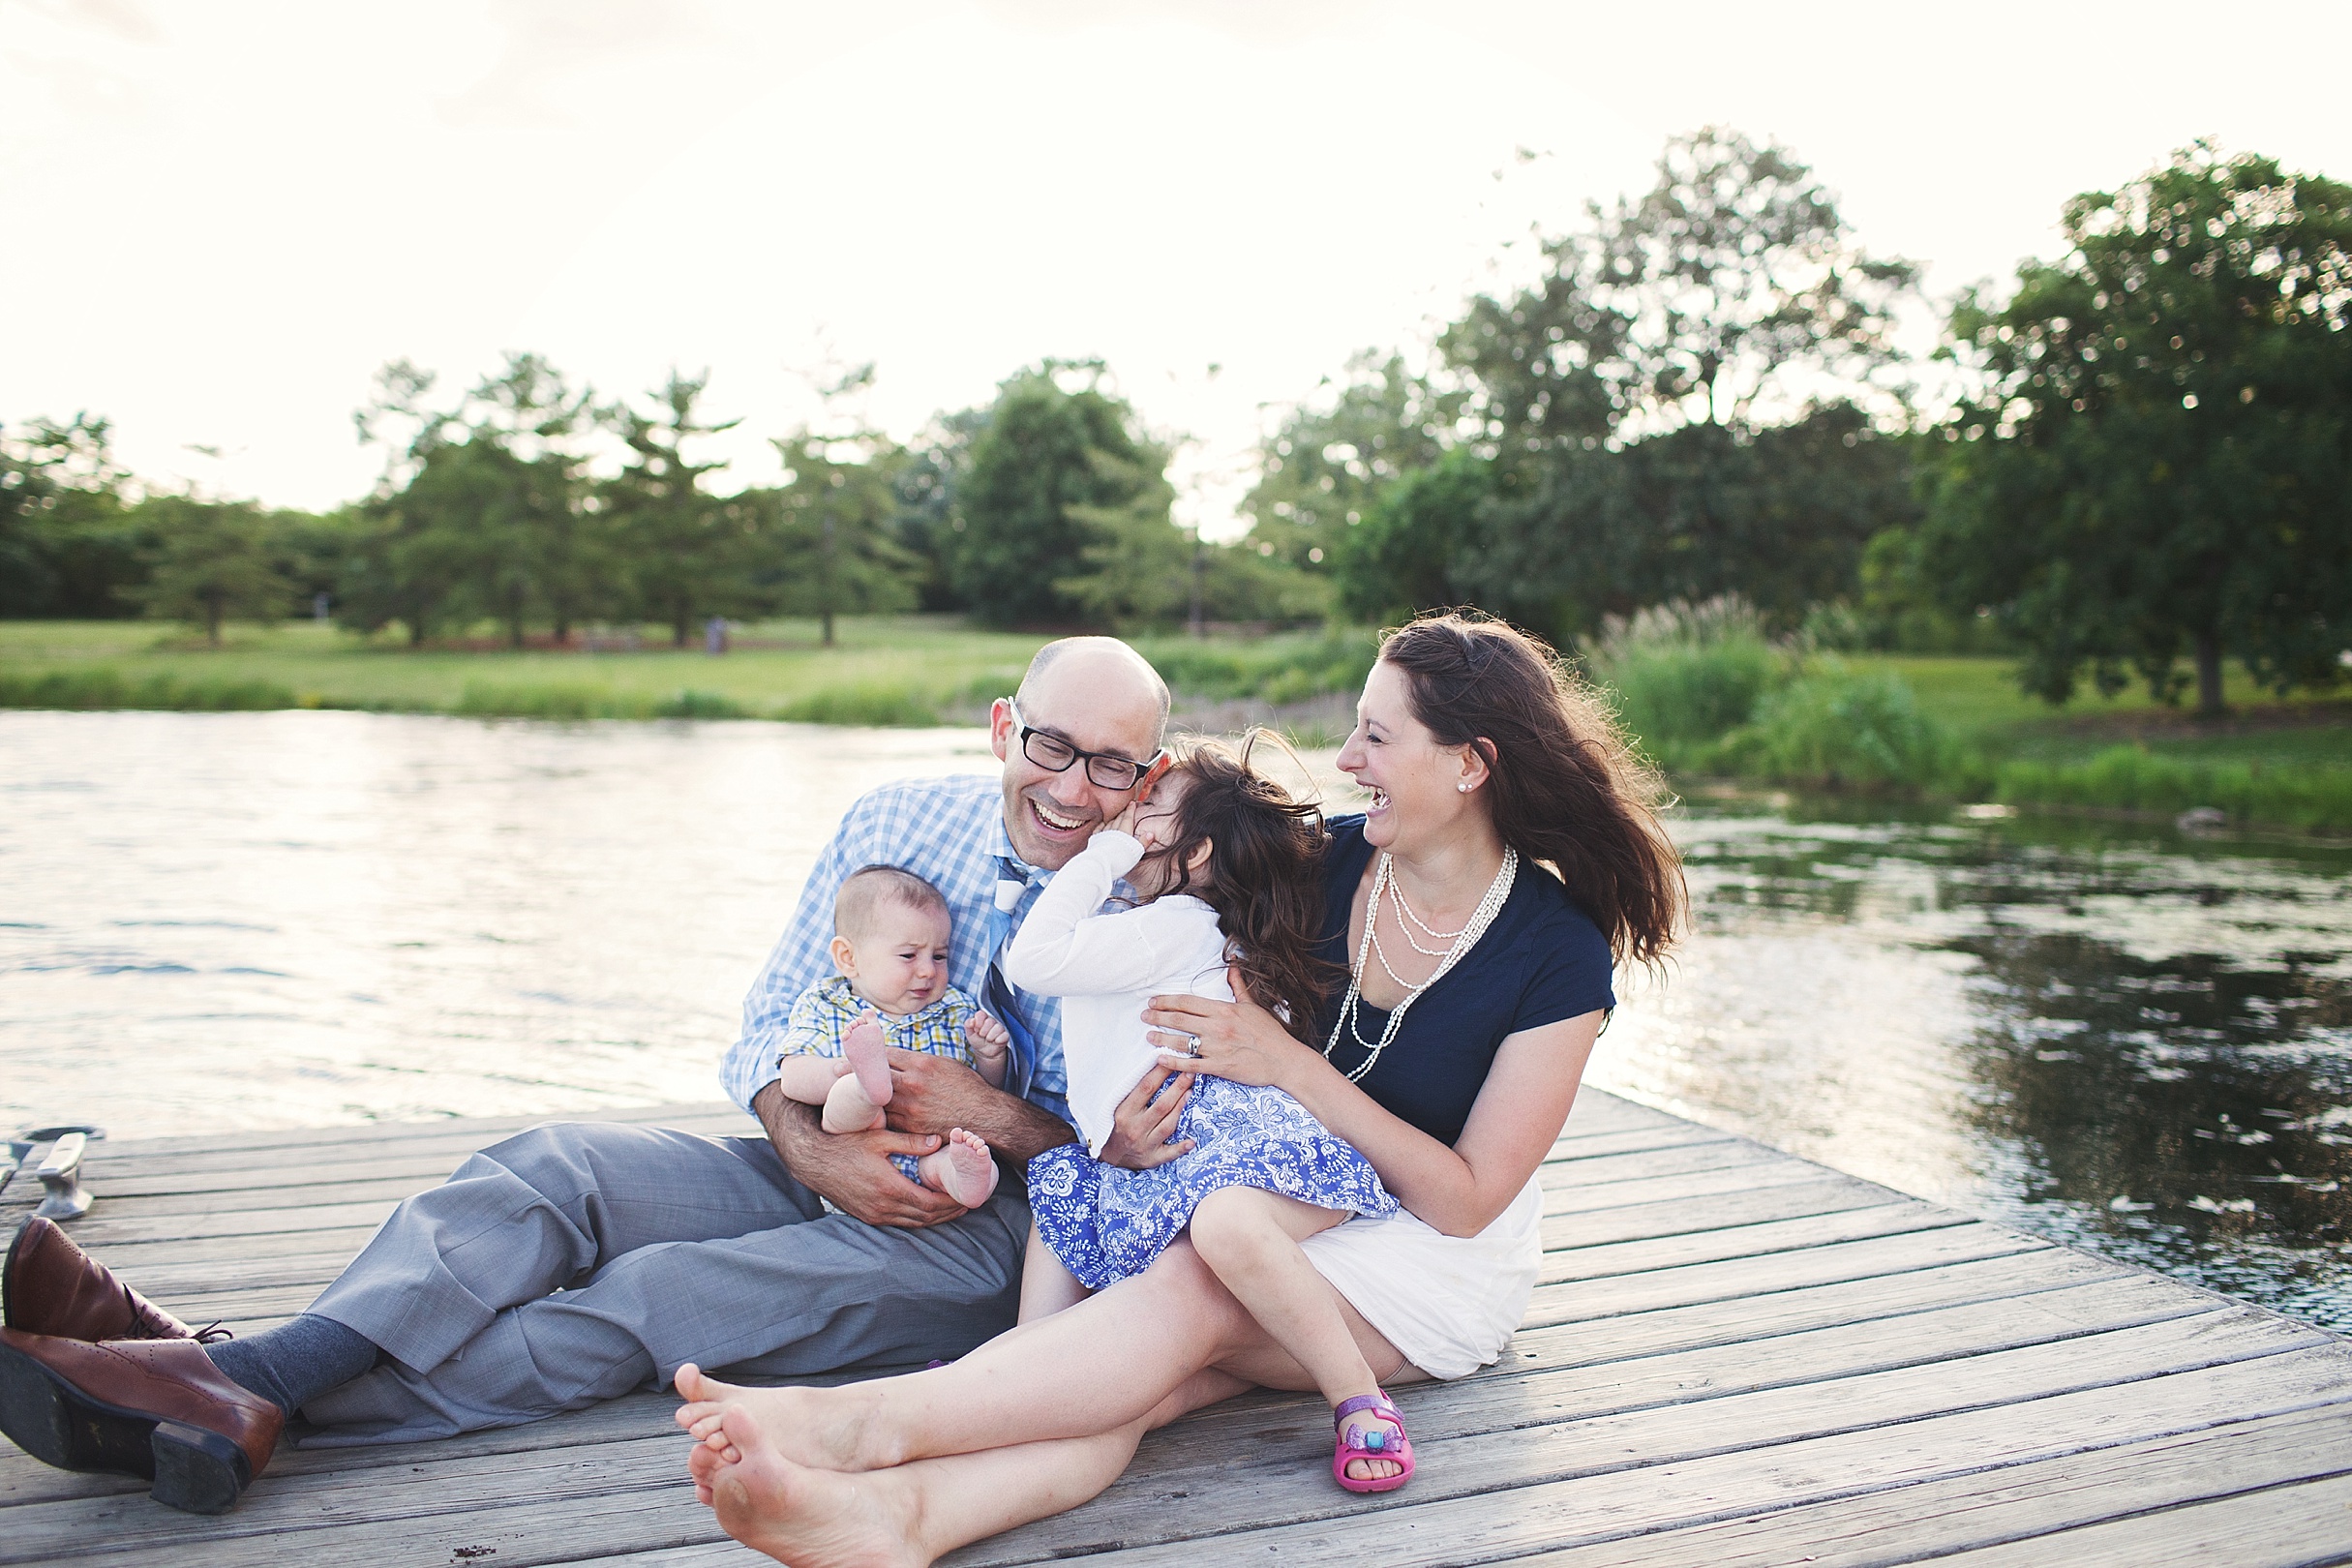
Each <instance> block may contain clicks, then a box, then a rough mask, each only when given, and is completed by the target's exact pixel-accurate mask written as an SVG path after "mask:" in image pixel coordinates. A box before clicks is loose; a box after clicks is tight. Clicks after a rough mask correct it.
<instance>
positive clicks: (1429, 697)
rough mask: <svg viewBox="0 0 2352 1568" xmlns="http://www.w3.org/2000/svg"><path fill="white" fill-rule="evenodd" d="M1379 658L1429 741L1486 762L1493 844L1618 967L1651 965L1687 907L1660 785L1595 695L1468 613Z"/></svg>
mask: <svg viewBox="0 0 2352 1568" xmlns="http://www.w3.org/2000/svg"><path fill="white" fill-rule="evenodd" d="M1380 658H1381V660H1382V661H1383V662H1384V663H1387V664H1389V665H1392V666H1394V667H1395V668H1396V669H1397V670H1399V671H1400V672H1402V674H1403V676H1404V678H1405V683H1406V687H1407V689H1408V691H1409V693H1410V696H1409V699H1408V700H1409V702H1410V704H1411V707H1412V710H1413V717H1415V718H1416V719H1419V720H1420V721H1421V722H1422V724H1424V725H1426V726H1427V727H1428V728H1429V731H1430V733H1431V734H1432V735H1433V736H1435V737H1436V739H1437V742H1438V744H1440V745H1445V746H1474V747H1476V748H1477V750H1478V753H1479V755H1481V756H1482V757H1484V758H1485V759H1486V762H1487V769H1488V775H1489V776H1488V782H1487V799H1488V805H1489V809H1491V810H1492V811H1493V813H1494V827H1495V829H1496V831H1498V832H1499V833H1501V835H1502V838H1503V842H1504V843H1506V844H1510V845H1512V846H1513V847H1515V848H1516V849H1518V851H1519V852H1520V854H1522V855H1523V856H1525V857H1526V858H1527V859H1531V860H1535V861H1538V862H1540V863H1542V864H1544V865H1546V866H1548V867H1549V868H1550V869H1551V870H1552V871H1553V874H1554V875H1556V876H1557V877H1558V878H1559V879H1560V881H1561V882H1562V883H1563V884H1564V885H1566V887H1567V890H1568V895H1569V897H1571V898H1573V899H1574V900H1576V902H1577V904H1578V906H1579V907H1580V908H1582V909H1583V911H1584V913H1585V914H1586V915H1588V916H1590V917H1591V918H1592V921H1593V923H1594V924H1595V925H1598V926H1599V927H1600V928H1601V930H1602V932H1603V933H1604V934H1605V935H1606V936H1607V937H1608V938H1609V950H1610V952H1611V953H1612V954H1613V955H1614V957H1615V958H1616V959H1617V961H1618V962H1620V963H1622V962H1625V961H1628V960H1631V961H1633V962H1636V963H1642V964H1654V963H1656V962H1657V960H1658V959H1659V958H1660V957H1662V956H1663V955H1664V954H1665V952H1666V950H1667V949H1668V947H1670V946H1671V945H1672V944H1673V942H1674V927H1675V924H1676V922H1677V920H1679V919H1680V917H1681V915H1682V913H1683V909H1684V906H1685V903H1686V901H1687V898H1688V893H1687V890H1686V889H1685V887H1684V884H1683V880H1682V858H1681V856H1680V855H1678V854H1677V853H1676V852H1675V850H1674V844H1673V843H1672V841H1670V840H1669V839H1668V838H1667V836H1666V829H1664V828H1662V827H1660V826H1659V823H1658V817H1657V812H1658V810H1659V808H1660V807H1661V805H1663V804H1664V802H1665V801H1666V799H1667V793H1666V786H1665V783H1664V781H1663V780H1661V779H1660V778H1659V776H1658V773H1657V770H1656V769H1653V768H1651V767H1650V766H1649V765H1648V764H1647V763H1645V762H1643V760H1642V759H1641V758H1640V757H1637V756H1636V755H1635V754H1634V752H1633V749H1632V747H1631V746H1629V745H1628V744H1627V743H1626V739H1625V736H1624V733H1623V732H1622V731H1621V730H1619V729H1618V727H1617V722H1616V718H1615V716H1614V715H1613V714H1612V713H1611V712H1610V710H1609V709H1608V708H1607V707H1606V706H1605V705H1604V704H1603V703H1602V701H1601V700H1600V699H1599V697H1597V696H1596V695H1595V694H1594V692H1593V691H1592V689H1591V688H1590V687H1589V686H1587V685H1585V684H1584V682H1583V681H1582V680H1580V679H1578V678H1577V677H1576V676H1575V675H1574V674H1573V673H1571V672H1570V671H1569V670H1568V669H1567V667H1566V666H1565V665H1563V664H1562V663H1561V662H1560V659H1559V656H1558V655H1557V654H1556V653H1554V652H1553V650H1552V648H1550V647H1548V646H1547V645H1545V644H1544V643H1542V642H1539V641H1537V640H1536V639H1535V638H1532V637H1529V636H1528V635H1526V634H1525V633H1524V632H1522V631H1519V630H1517V629H1516V628H1514V627H1511V626H1508V625H1505V624H1504V623H1502V622H1501V621H1498V620H1493V619H1490V618H1486V617H1483V616H1479V615H1477V614H1475V613H1471V614H1468V615H1463V614H1460V613H1448V614H1443V615H1432V616H1424V617H1423V618H1420V619H1418V620H1415V621H1412V622H1411V623H1409V624H1407V625H1404V626H1402V627H1399V628H1398V629H1396V630H1395V631H1392V632H1390V633H1389V634H1388V635H1387V637H1386V638H1385V639H1383V641H1382V642H1381V645H1380Z"/></svg>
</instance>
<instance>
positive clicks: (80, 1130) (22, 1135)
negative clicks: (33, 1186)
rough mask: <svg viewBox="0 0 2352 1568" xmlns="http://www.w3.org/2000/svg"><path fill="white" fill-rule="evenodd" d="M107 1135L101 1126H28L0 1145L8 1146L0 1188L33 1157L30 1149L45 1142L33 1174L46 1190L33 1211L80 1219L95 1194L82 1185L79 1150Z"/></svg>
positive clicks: (43, 1215) (1, 1160) (1, 1158)
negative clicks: (42, 1152) (43, 1152)
mask: <svg viewBox="0 0 2352 1568" xmlns="http://www.w3.org/2000/svg"><path fill="white" fill-rule="evenodd" d="M105 1136H106V1129H105V1128H103V1127H36V1128H27V1129H26V1130H25V1131H22V1132H19V1133H17V1134H16V1135H15V1137H13V1138H11V1139H9V1140H8V1142H7V1143H6V1144H5V1145H0V1147H4V1148H5V1149H6V1150H7V1153H5V1154H0V1190H5V1189H6V1188H7V1186H8V1184H9V1181H10V1179H11V1178H13V1177H14V1176H15V1174H16V1172H17V1170H18V1169H20V1168H21V1167H22V1166H23V1164H24V1162H25V1161H27V1160H29V1159H31V1158H32V1155H33V1151H34V1150H36V1149H39V1148H41V1147H42V1146H43V1145H47V1147H48V1154H47V1156H46V1158H45V1159H44V1160H43V1161H41V1163H40V1164H39V1165H38V1166H36V1167H35V1168H34V1171H33V1174H34V1175H36V1176H38V1177H40V1178H41V1185H42V1186H43V1187H45V1188H46V1189H48V1191H47V1193H46V1195H45V1196H44V1197H43V1198H42V1200H41V1207H40V1208H38V1209H35V1210H34V1211H33V1212H34V1213H35V1214H37V1215H39V1216H40V1217H41V1218H42V1219H44V1220H78V1219H80V1218H81V1217H82V1216H83V1215H85V1214H88V1213H89V1212H90V1205H91V1204H92V1203H94V1202H96V1201H97V1196H98V1195H97V1194H96V1193H95V1192H91V1191H86V1190H85V1189H84V1188H83V1187H82V1185H81V1156H82V1150H83V1149H84V1148H85V1147H87V1146H88V1144H89V1143H90V1141H91V1140H92V1139H94V1138H103V1137H105Z"/></svg>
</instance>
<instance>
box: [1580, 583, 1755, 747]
mask: <svg viewBox="0 0 2352 1568" xmlns="http://www.w3.org/2000/svg"><path fill="white" fill-rule="evenodd" d="M1587 663H1588V664H1589V665H1590V667H1591V671H1592V674H1593V675H1594V677H1595V678H1598V679H1599V680H1600V681H1601V682H1602V683H1603V684H1604V685H1606V686H1607V687H1609V688H1610V690H1611V691H1613V693H1614V694H1615V696H1616V703H1617V716H1618V718H1619V720H1620V721H1622V722H1623V723H1624V725H1625V727H1626V728H1627V729H1629V730H1630V731H1632V732H1633V734H1634V735H1636V736H1637V737H1639V738H1640V739H1641V742H1642V745H1643V749H1645V750H1646V751H1647V752H1648V753H1649V755H1650V756H1651V758H1652V759H1654V760H1655V761H1656V762H1657V763H1659V764H1660V765H1661V766H1662V767H1665V768H1667V769H1672V770H1677V771H1697V772H1704V771H1709V770H1711V769H1713V768H1714V767H1716V766H1717V764H1718V762H1719V760H1720V757H1719V753H1720V748H1721V743H1722V741H1723V739H1724V738H1725V737H1726V736H1727V735H1729V734H1731V733H1732V732H1733V731H1734V730H1735V729H1737V728H1738V727H1739V726H1741V725H1743V724H1745V723H1747V722H1748V720H1749V719H1750V718H1751V717H1752V716H1753V715H1754V713H1755V711H1756V707H1757V704H1758V703H1759V702H1761V701H1762V700H1763V699H1764V696H1765V694H1766V693H1768V692H1769V691H1771V690H1772V689H1773V688H1774V687H1775V686H1777V685H1779V684H1780V683H1781V682H1782V681H1784V680H1785V679H1786V678H1787V675H1788V668H1789V658H1788V656H1787V655H1786V654H1785V653H1784V652H1782V651H1781V650H1780V649H1777V648H1774V647H1773V646H1772V645H1771V643H1770V642H1768V641H1767V640H1766V639H1765V637H1764V626H1763V623H1762V622H1761V621H1760V620H1759V619H1758V618H1757V616H1756V613H1755V612H1754V611H1753V610H1751V609H1749V608H1748V607H1747V606H1746V605H1744V604H1742V603H1741V602H1740V601H1739V600H1738V599H1736V598H1732V597H1728V596H1727V597H1724V598H1718V599H1709V600H1707V601H1706V602H1705V603H1704V604H1697V605H1689V604H1680V603H1675V604H1668V605H1661V606H1659V607H1657V608H1656V609H1651V610H1643V611H1642V612H1641V613H1639V614H1638V615H1635V616H1634V617H1632V618H1630V619H1626V618H1611V619H1610V620H1609V621H1608V622H1607V623H1606V624H1605V626H1604V627H1603V629H1602V633H1601V636H1600V638H1599V639H1598V640H1597V641H1596V642H1595V644H1594V646H1593V649H1592V652H1591V655H1590V657H1589V659H1588V660H1587Z"/></svg>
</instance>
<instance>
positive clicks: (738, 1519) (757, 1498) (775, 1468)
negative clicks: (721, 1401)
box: [688, 1406, 926, 1568]
mask: <svg viewBox="0 0 2352 1568" xmlns="http://www.w3.org/2000/svg"><path fill="white" fill-rule="evenodd" d="M725 1420H726V1434H727V1436H728V1438H729V1439H730V1445H731V1446H732V1447H733V1448H734V1450H735V1451H736V1452H738V1453H739V1454H740V1455H741V1456H742V1458H741V1459H739V1460H737V1461H735V1462H728V1461H727V1460H725V1459H722V1458H719V1457H718V1456H717V1454H716V1453H715V1452H714V1451H713V1450H712V1449H711V1448H709V1446H707V1445H702V1444H698V1445H696V1447H695V1450H694V1454H693V1456H692V1458H691V1459H689V1460H688V1467H689V1468H690V1469H691V1470H692V1471H693V1473H694V1483H695V1486H694V1491H695V1495H696V1496H698V1497H702V1498H704V1499H705V1500H706V1501H708V1502H709V1505H710V1508H711V1511H712V1512H713V1513H715V1514H717V1515H718V1522H719V1527H720V1528H722V1529H724V1530H725V1531H726V1532H727V1533H728V1534H729V1535H732V1536H734V1537H735V1538H736V1539H737V1540H738V1541H740V1542H742V1543H743V1545H745V1546H747V1547H750V1548H751V1549H752V1550H753V1551H755V1552H765V1553H768V1555H769V1556H771V1557H773V1558H775V1560H776V1561H778V1562H781V1563H787V1564H790V1565H791V1568H915V1565H920V1564H921V1563H922V1562H924V1561H925V1560H926V1559H925V1558H924V1557H923V1556H922V1555H921V1553H920V1552H919V1551H918V1550H917V1548H916V1547H915V1545H914V1543H913V1541H912V1540H911V1538H910V1537H911V1534H912V1531H911V1525H912V1519H911V1506H910V1499H909V1498H908V1496H907V1492H906V1488H905V1486H904V1484H903V1483H902V1482H901V1481H900V1480H899V1479H898V1478H896V1477H894V1476H892V1475H890V1473H889V1472H887V1471H885V1472H880V1473H877V1474H872V1475H843V1474H841V1473H840V1472H838V1471H835V1470H821V1469H813V1468H810V1467H808V1466H806V1465H800V1464H795V1463H794V1462H792V1461H791V1460H788V1459H786V1458H784V1457H783V1456H782V1455H781V1454H778V1453H777V1452H776V1451H775V1449H774V1447H773V1446H772V1445H771V1444H769V1443H768V1442H767V1441H766V1440H765V1438H764V1436H763V1434H762V1432H761V1431H760V1426H759V1423H758V1422H757V1421H756V1420H754V1419H753V1418H752V1416H751V1415H750V1414H749V1413H748V1412H747V1411H745V1410H743V1409H742V1408H741V1407H740V1406H730V1407H729V1408H728V1410H727V1412H726V1418H725Z"/></svg>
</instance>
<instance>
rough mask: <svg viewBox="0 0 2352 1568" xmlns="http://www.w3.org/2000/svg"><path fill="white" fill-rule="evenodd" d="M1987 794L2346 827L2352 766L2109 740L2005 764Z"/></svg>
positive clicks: (2351, 819) (2029, 801) (2015, 800)
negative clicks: (2227, 756)
mask: <svg viewBox="0 0 2352 1568" xmlns="http://www.w3.org/2000/svg"><path fill="white" fill-rule="evenodd" d="M1993 798H1994V799H1997V800H2002V801H2005V802H2008V803H2010V804H2013V805H2057V806H2091V807H2098V808H2103V809H2109V810H2126V811H2146V812H2163V813H2171V812H2180V811H2189V810H2194V809H2196V808H2198V807H2200V806H2211V807H2214V808H2216V809H2217V810H2220V811H2223V812H2226V813H2228V814H2229V816H2230V817H2231V818H2233V819H2234V820H2236V821H2239V822H2257V823H2276V824H2278V825H2280V826H2282V827H2288V828H2303V829H2314V830H2327V829H2334V830H2337V831H2344V830H2347V829H2352V767H2336V768H2331V767H2326V766H2324V765H2323V766H2309V765H2304V766H2296V765H2292V764H2290V765H2288V766H2285V767H2271V768H2265V767H2263V766H2262V765H2260V764H2258V763H2231V762H2219V763H2211V762H2191V761H2187V760H2185V759H2182V758H2178V757H2159V756H2156V755H2154V754H2153V753H2151V752H2149V751H2146V750H2144V749H2142V748H2141V747H2138V746H2110V747H2108V748H2107V749H2106V750H2105V751H2102V752H2100V753H2099V754H2098V755H2097V756H2096V757H2094V758H2092V759H2091V760H2090V761H2089V762H2087V763H2072V764H2066V763H2043V762H2024V761H2016V762H2007V763H2004V764H2002V765H2001V767H2000V768H1999V769H1998V770H1997V771H1996V772H1995V774H1994V778H1993Z"/></svg>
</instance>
